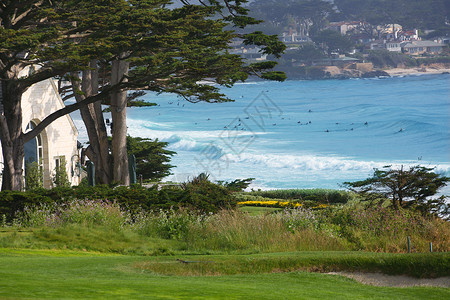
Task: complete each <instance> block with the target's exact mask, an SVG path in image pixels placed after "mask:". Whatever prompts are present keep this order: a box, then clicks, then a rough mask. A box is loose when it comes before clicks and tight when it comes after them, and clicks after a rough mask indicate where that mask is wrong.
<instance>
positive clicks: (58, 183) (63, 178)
mask: <svg viewBox="0 0 450 300" xmlns="http://www.w3.org/2000/svg"><path fill="white" fill-rule="evenodd" d="M66 165H67V162H66V159H65V157H64V156H63V157H61V158H60V161H59V165H57V166H56V167H55V174H54V175H53V184H54V185H55V187H70V185H71V184H70V181H69V177H68V176H67V169H66Z"/></svg>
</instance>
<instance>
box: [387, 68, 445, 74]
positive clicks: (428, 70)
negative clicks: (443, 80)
mask: <svg viewBox="0 0 450 300" xmlns="http://www.w3.org/2000/svg"><path fill="white" fill-rule="evenodd" d="M384 71H385V72H386V73H388V74H389V75H391V76H404V75H423V74H442V73H444V72H448V73H450V69H449V68H433V67H426V68H407V69H405V68H394V69H389V70H384Z"/></svg>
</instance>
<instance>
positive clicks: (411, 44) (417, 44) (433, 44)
mask: <svg viewBox="0 0 450 300" xmlns="http://www.w3.org/2000/svg"><path fill="white" fill-rule="evenodd" d="M403 47H404V48H415V47H443V45H442V44H439V43H436V42H433V41H413V42H408V43H406V44H404V45H403Z"/></svg>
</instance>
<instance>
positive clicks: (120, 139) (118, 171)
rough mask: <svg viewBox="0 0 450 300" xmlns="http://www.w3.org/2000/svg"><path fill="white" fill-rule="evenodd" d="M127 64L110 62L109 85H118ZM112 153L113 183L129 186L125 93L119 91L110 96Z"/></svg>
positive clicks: (116, 61)
mask: <svg viewBox="0 0 450 300" xmlns="http://www.w3.org/2000/svg"><path fill="white" fill-rule="evenodd" d="M128 68H129V63H128V62H126V61H123V60H120V59H117V60H114V61H113V62H112V70H111V84H116V83H119V82H120V81H122V80H126V79H124V78H123V77H124V75H126V74H127V73H128ZM111 117H112V124H113V128H112V153H113V160H114V171H113V173H114V181H115V182H117V183H120V184H124V185H129V184H130V174H129V171H128V155H127V92H126V91H124V90H121V91H119V92H116V93H113V94H112V95H111Z"/></svg>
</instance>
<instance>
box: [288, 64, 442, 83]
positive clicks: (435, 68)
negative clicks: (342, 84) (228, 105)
mask: <svg viewBox="0 0 450 300" xmlns="http://www.w3.org/2000/svg"><path fill="white" fill-rule="evenodd" d="M285 72H286V74H287V75H288V78H290V79H301V80H321V79H322V80H324V79H351V78H387V77H401V76H410V75H431V74H433V75H436V74H450V66H448V65H430V66H420V67H414V68H391V69H372V68H368V69H366V70H364V69H349V68H339V67H336V66H323V67H306V68H301V69H299V70H292V69H291V70H285Z"/></svg>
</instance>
